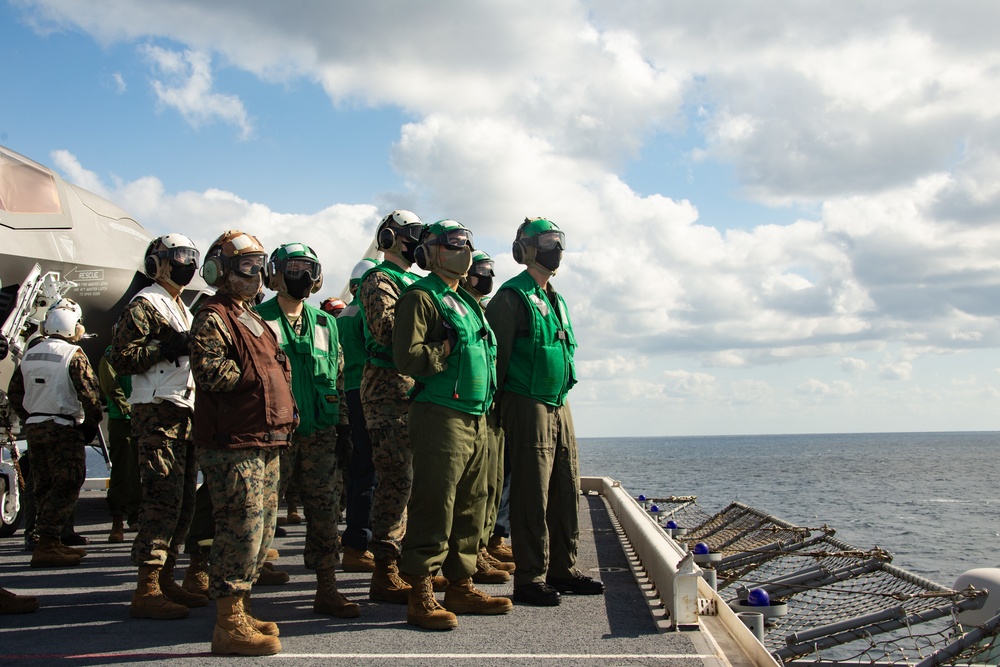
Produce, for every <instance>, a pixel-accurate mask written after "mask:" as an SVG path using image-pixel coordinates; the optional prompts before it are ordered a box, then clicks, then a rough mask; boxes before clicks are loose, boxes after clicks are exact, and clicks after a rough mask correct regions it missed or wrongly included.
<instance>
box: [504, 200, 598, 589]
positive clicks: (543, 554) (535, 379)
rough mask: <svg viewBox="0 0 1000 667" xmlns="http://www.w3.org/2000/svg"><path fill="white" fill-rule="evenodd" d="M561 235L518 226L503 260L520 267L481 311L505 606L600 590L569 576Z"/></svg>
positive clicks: (574, 496) (551, 227) (568, 327)
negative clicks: (500, 451) (500, 457)
mask: <svg viewBox="0 0 1000 667" xmlns="http://www.w3.org/2000/svg"><path fill="white" fill-rule="evenodd" d="M565 247H566V236H565V234H563V232H562V231H560V229H559V227H558V226H556V224H555V223H553V222H551V221H549V220H546V219H544V218H534V219H527V218H526V219H525V221H524V223H523V224H521V226H520V227H518V229H517V234H516V236H515V238H514V244H513V247H512V254H513V255H514V261H516V262H517V263H518V264H525V265H526V267H527V268H526V269H525V270H524V271H522V272H521V273H520V274H518V275H517V276H515V277H513V278H511V279H510V280H508V281H507V282H506V283H504V284H503V286H502V287H501V288H500V290H499V291H498V292H497V294H496V296H494V297H493V298H492V299H491V300H490V303H489V306H487V308H486V316H487V318H488V319H489V322H490V325H491V326H492V327H493V330H494V331H495V332H496V337H497V378H498V384H499V387H500V389H499V391H500V392H501V398H500V400H499V405H500V417H501V423H502V425H503V429H504V436H505V437H506V438H507V440H508V441H509V443H510V453H511V482H510V529H511V540H512V541H513V543H514V563H515V564H516V565H517V570H516V571H515V573H514V596H513V599H514V602H523V603H526V604H532V605H542V606H554V605H557V604H559V594H560V592H562V593H576V594H578V595H599V594H601V593H603V592H604V584H603V583H602V582H600V581H598V580H595V579H592V578H590V577H588V576H586V575H584V574H581V573H580V572H579V571H578V570H577V569H576V567H575V566H576V553H577V544H578V540H579V535H580V528H579V519H578V517H577V511H578V510H577V507H578V503H579V498H580V471H579V465H578V461H577V448H576V434H575V433H574V430H573V415H572V413H571V412H570V409H569V404H568V403H567V402H566V394H567V393H568V392H569V390H570V388H572V386H573V385H574V384H576V374H575V371H574V364H573V353H574V350H575V348H576V338H575V337H574V336H573V326H572V324H571V323H570V318H569V309H568V308H567V307H566V302H565V301H564V300H563V298H562V297H561V296H560V295H559V294H557V293H556V291H555V289H554V288H553V287H552V285H551V283H550V282H549V278H550V277H551V276H553V275H555V272H556V269H558V268H559V263H560V260H561V259H562V253H563V250H564V249H565Z"/></svg>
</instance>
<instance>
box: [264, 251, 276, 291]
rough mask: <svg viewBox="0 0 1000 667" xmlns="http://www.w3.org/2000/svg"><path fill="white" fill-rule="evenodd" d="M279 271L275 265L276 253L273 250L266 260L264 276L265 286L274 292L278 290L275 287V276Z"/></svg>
mask: <svg viewBox="0 0 1000 667" xmlns="http://www.w3.org/2000/svg"><path fill="white" fill-rule="evenodd" d="M277 272H278V270H277V268H276V267H275V266H274V253H273V252H272V253H271V256H270V257H269V258H268V260H267V261H266V262H264V275H263V278H264V287H266V288H267V289H269V290H271V291H274V292H277V291H278V290H276V289H275V288H274V276H275V274H276V273H277Z"/></svg>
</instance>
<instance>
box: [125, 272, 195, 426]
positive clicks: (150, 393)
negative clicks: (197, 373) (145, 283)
mask: <svg viewBox="0 0 1000 667" xmlns="http://www.w3.org/2000/svg"><path fill="white" fill-rule="evenodd" d="M136 299H145V300H146V301H148V302H149V303H150V304H152V306H153V308H155V309H156V312H158V313H159V314H160V315H162V316H163V318H164V319H165V320H166V321H167V322H168V323H169V324H170V327H171V328H172V329H173V330H174V331H177V332H180V333H185V332H187V331H190V330H191V311H190V310H188V309H187V306H185V305H183V304H179V303H177V301H175V300H174V298H173V297H172V296H170V293H169V292H167V290H165V289H164V288H163V287H161V286H160V285H159V284H156V283H154V284H152V285H150V286H149V287H147V288H145V289H143V290H142V291H140V292H139V293H138V294H136V295H135V296H134V297H132V300H133V301H135V300H136ZM157 342H160V341H157ZM161 401H169V402H170V403H174V404H176V405H179V406H181V407H185V408H188V409H190V410H193V409H194V378H193V377H192V376H191V359H190V357H188V356H186V355H185V356H182V357H178V358H177V361H176V362H174V361H167V360H166V359H162V360H160V361H158V362H156V363H155V364H153V366H152V367H151V368H150V369H149V370H147V371H146V372H145V373H139V374H138V375H133V376H132V393H131V394H130V395H129V397H128V402H129V403H130V404H132V405H138V404H142V403H159V402H161Z"/></svg>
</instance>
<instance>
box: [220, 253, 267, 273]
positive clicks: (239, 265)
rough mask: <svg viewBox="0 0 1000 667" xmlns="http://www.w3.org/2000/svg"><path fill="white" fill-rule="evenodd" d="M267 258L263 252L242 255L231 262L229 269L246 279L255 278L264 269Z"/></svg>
mask: <svg viewBox="0 0 1000 667" xmlns="http://www.w3.org/2000/svg"><path fill="white" fill-rule="evenodd" d="M266 257H267V256H266V255H265V254H264V253H262V252H260V253H253V254H250V255H240V256H238V257H233V258H232V259H230V260H229V267H230V268H231V269H232V270H233V271H235V272H236V273H238V274H240V275H241V276H243V277H245V278H253V277H254V276H255V275H257V274H258V273H260V272H261V270H262V269H263V268H264V261H265V259H266Z"/></svg>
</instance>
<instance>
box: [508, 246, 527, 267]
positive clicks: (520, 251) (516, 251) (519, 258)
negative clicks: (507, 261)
mask: <svg viewBox="0 0 1000 667" xmlns="http://www.w3.org/2000/svg"><path fill="white" fill-rule="evenodd" d="M524 251H525V247H524V244H523V243H522V242H520V241H514V243H513V244H512V245H511V247H510V254H511V255H513V256H514V261H515V262H517V263H518V264H524V259H525V257H524V254H525V253H524Z"/></svg>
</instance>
